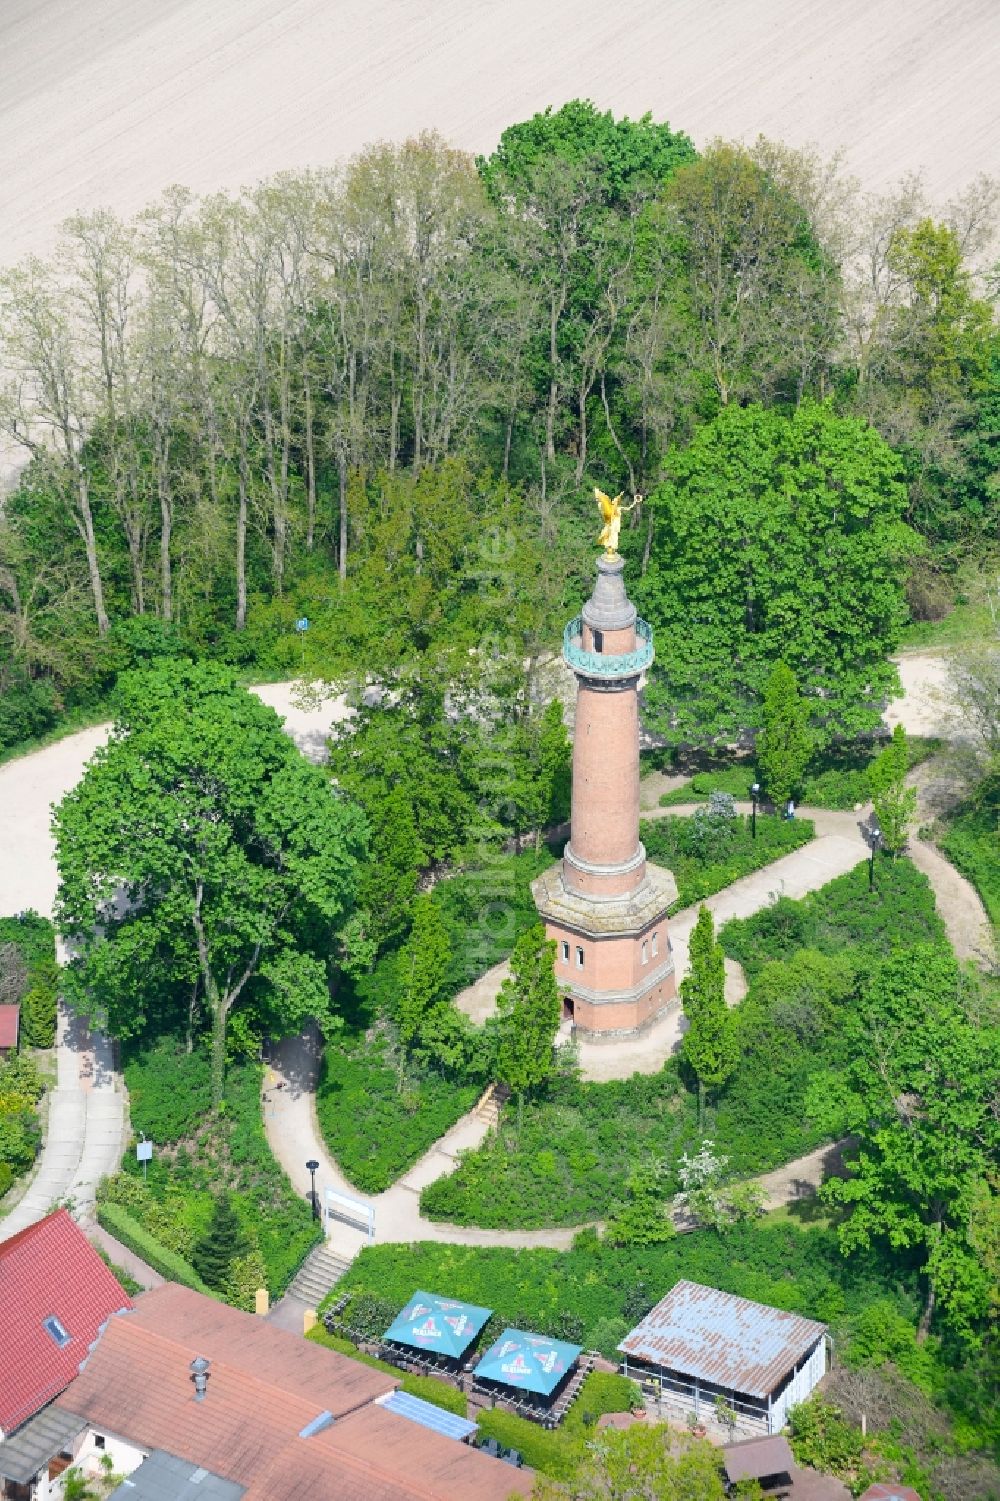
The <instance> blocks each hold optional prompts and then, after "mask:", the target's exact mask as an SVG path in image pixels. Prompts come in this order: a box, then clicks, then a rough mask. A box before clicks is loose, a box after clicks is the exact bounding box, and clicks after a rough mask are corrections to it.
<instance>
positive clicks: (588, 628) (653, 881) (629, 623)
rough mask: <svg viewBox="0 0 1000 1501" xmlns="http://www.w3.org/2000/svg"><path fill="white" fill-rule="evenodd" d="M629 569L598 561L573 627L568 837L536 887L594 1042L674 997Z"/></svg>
mask: <svg viewBox="0 0 1000 1501" xmlns="http://www.w3.org/2000/svg"><path fill="white" fill-rule="evenodd" d="M624 566H625V565H624V560H623V559H622V558H620V557H618V556H617V555H615V556H610V557H609V556H604V557H602V558H600V559H599V560H598V563H597V582H596V584H595V586H594V592H593V594H592V595H591V597H590V599H589V600H588V601H587V603H586V605H585V606H584V608H583V611H582V613H581V614H580V615H579V616H577V618H576V619H575V620H572V621H570V623H569V625H568V626H567V627H566V631H565V633H564V637H563V655H564V656H565V659H566V662H567V664H568V665H569V667H570V668H572V670H573V672H574V673H575V675H576V680H577V694H576V720H575V730H574V740H573V804H572V814H571V825H570V839H569V843H568V844H567V846H566V849H565V852H564V854H563V858H562V862H561V864H559V865H558V866H555V867H554V868H553V869H552V870H549V871H546V872H545V873H544V874H543V875H541V876H539V877H538V879H537V880H536V881H535V882H534V883H533V885H532V891H533V894H534V898H535V905H536V906H537V908H538V911H539V913H540V915H541V916H542V918H543V919H544V922H545V928H546V932H547V934H548V936H549V937H550V938H552V939H554V940H555V943H556V979H557V980H558V982H559V984H560V987H561V988H563V990H564V991H565V992H566V1006H567V1010H568V1011H569V1012H570V1013H571V1015H572V1018H573V1022H574V1026H575V1027H576V1028H578V1029H579V1030H580V1031H581V1032H583V1033H584V1034H586V1035H589V1036H590V1037H592V1038H593V1039H595V1040H597V1039H608V1040H611V1039H613V1038H615V1037H621V1036H624V1035H628V1034H631V1033H635V1032H638V1031H640V1030H641V1029H642V1028H644V1027H646V1026H648V1025H649V1024H650V1023H651V1022H652V1021H654V1020H655V1019H656V1018H657V1017H658V1016H660V1015H661V1014H662V1013H663V1012H664V1011H666V1010H667V1009H668V1008H670V1007H671V1006H674V1005H676V1004H677V984H676V979H675V976H674V964H673V953H672V950H671V944H670V937H669V933H668V931H667V918H666V914H667V909H668V907H669V906H670V904H671V903H672V902H673V901H674V900H675V899H676V896H677V884H676V882H675V881H674V878H673V876H672V875H671V874H670V872H669V871H667V870H662V869H660V868H659V867H658V866H656V865H651V864H650V863H649V861H647V859H646V851H645V849H644V848H643V845H642V843H641V841H640V839H639V686H640V683H641V680H642V677H643V674H644V673H645V672H646V670H647V669H648V667H649V666H650V664H651V662H652V660H653V640H652V632H651V630H650V628H649V626H648V625H647V624H646V622H645V621H643V620H639V619H638V617H637V615H636V610H635V606H634V605H633V604H632V602H631V601H630V600H629V598H628V596H627V594H626V593H625V585H624V582H623V579H622V571H623V569H624Z"/></svg>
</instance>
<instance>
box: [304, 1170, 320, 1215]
mask: <svg viewBox="0 0 1000 1501" xmlns="http://www.w3.org/2000/svg"><path fill="white" fill-rule="evenodd" d="M306 1171H307V1172H308V1174H309V1177H310V1180H311V1182H312V1187H311V1188H310V1190H309V1200H310V1202H311V1204H312V1212H313V1219H314V1220H318V1219H319V1204H318V1203H317V1200H316V1174H317V1173H318V1172H319V1163H318V1162H317V1161H316V1159H315V1157H310V1159H309V1161H308V1162H307V1163H306Z"/></svg>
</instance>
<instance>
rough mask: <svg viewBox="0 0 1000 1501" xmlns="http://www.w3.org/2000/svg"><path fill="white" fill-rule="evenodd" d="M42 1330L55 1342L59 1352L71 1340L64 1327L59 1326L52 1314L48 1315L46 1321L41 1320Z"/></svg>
mask: <svg viewBox="0 0 1000 1501" xmlns="http://www.w3.org/2000/svg"><path fill="white" fill-rule="evenodd" d="M42 1328H43V1329H44V1330H45V1332H46V1334H48V1335H49V1336H50V1337H51V1338H52V1339H54V1340H55V1342H56V1344H57V1345H58V1346H59V1348H60V1350H62V1349H63V1348H64V1347H65V1346H66V1345H68V1344H69V1342H70V1339H71V1338H72V1336H71V1335H70V1334H69V1333H68V1332H67V1330H66V1329H65V1327H64V1326H63V1325H62V1324H60V1322H59V1320H58V1319H57V1318H56V1316H55V1314H54V1313H53V1314H50V1315H49V1317H48V1318H47V1319H43V1320H42Z"/></svg>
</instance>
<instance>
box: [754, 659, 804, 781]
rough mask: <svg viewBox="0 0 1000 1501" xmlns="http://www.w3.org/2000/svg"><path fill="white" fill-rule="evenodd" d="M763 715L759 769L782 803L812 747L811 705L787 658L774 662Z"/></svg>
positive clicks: (758, 744)
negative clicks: (805, 697) (809, 706)
mask: <svg viewBox="0 0 1000 1501" xmlns="http://www.w3.org/2000/svg"><path fill="white" fill-rule="evenodd" d="M761 718H762V724H761V732H760V734H759V735H758V737H757V769H758V771H759V773H760V778H761V781H762V782H763V784H764V791H765V792H766V793H767V795H768V797H769V798H770V799H771V801H772V802H773V803H774V805H775V807H780V806H781V805H782V803H785V802H787V801H788V799H789V798H790V797H791V795H792V793H793V792H794V791H795V789H796V788H797V786H798V784H799V782H800V780H801V778H802V773H803V772H804V771H805V769H806V764H807V762H808V760H809V757H810V754H811V753H812V748H813V743H812V735H811V734H810V732H809V708H808V705H807V704H806V702H805V700H804V699H803V698H802V695H801V694H800V693H799V688H798V684H797V683H796V681H795V674H794V673H793V672H792V669H791V668H790V667H788V666H786V664H785V663H784V662H776V663H775V664H774V667H773V669H772V671H771V676H770V677H769V678H768V680H767V687H766V688H765V689H764V703H763V706H762V715H761Z"/></svg>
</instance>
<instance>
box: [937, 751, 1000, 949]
mask: <svg viewBox="0 0 1000 1501" xmlns="http://www.w3.org/2000/svg"><path fill="white" fill-rule="evenodd" d="M941 848H942V849H943V850H944V853H945V854H946V855H947V856H948V859H949V860H950V861H951V863H952V864H953V865H954V866H955V867H956V869H958V870H960V871H961V872H962V874H963V875H964V876H967V877H968V879H969V880H970V881H971V882H972V884H973V886H975V888H976V890H977V891H978V892H979V895H980V897H981V898H982V902H983V906H984V907H985V908H986V911H987V913H988V914H989V918H990V921H991V922H993V923H996V924H1000V781H998V782H996V783H994V784H993V785H992V786H990V787H989V788H988V789H986V791H985V793H984V795H983V796H982V798H981V800H980V801H979V802H978V803H977V804H976V805H974V806H972V807H968V808H965V809H963V810H962V811H961V812H959V814H958V815H957V816H956V817H955V818H954V819H953V820H952V822H951V824H950V826H949V828H948V831H947V833H946V834H945V836H944V838H943V839H942V840H941Z"/></svg>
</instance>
